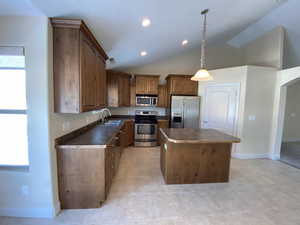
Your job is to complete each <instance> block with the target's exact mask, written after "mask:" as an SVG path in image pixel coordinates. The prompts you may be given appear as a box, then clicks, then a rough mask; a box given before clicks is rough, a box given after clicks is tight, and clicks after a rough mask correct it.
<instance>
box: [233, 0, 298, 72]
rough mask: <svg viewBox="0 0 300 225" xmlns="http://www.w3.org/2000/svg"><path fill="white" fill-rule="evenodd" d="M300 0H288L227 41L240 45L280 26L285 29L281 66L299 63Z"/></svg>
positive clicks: (287, 66) (288, 66)
mask: <svg viewBox="0 0 300 225" xmlns="http://www.w3.org/2000/svg"><path fill="white" fill-rule="evenodd" d="M299 9H300V1H299V0H288V1H286V2H285V3H284V4H282V5H281V6H279V7H278V8H276V9H274V10H272V11H271V12H270V13H269V14H268V15H266V16H265V17H263V18H262V19H260V20H259V21H257V22H256V23H254V24H252V25H251V26H249V27H248V28H247V29H245V30H244V31H243V32H241V33H240V34H239V35H237V36H236V37H235V38H234V39H233V40H231V41H230V42H229V43H230V44H233V46H241V45H243V44H245V43H247V42H249V41H251V40H254V39H256V38H257V37H259V36H260V35H262V34H264V33H266V32H268V31H270V30H272V29H274V28H275V27H278V26H282V27H284V29H285V50H284V60H283V68H291V67H295V66H299V65H300V45H299V39H300V30H299V28H298V27H299V20H300V14H299Z"/></svg>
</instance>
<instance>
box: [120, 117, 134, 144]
mask: <svg viewBox="0 0 300 225" xmlns="http://www.w3.org/2000/svg"><path fill="white" fill-rule="evenodd" d="M133 142H134V120H125V121H124V128H123V130H122V137H121V146H122V147H123V148H126V147H128V146H131V145H133Z"/></svg>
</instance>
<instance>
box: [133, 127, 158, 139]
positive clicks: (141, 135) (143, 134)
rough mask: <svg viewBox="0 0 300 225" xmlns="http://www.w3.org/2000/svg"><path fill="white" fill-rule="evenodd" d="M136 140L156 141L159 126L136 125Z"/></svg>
mask: <svg viewBox="0 0 300 225" xmlns="http://www.w3.org/2000/svg"><path fill="white" fill-rule="evenodd" d="M134 138H135V139H140V140H147V139H149V140H156V139H157V124H140V123H136V124H135V135H134Z"/></svg>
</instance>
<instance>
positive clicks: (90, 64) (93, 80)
mask: <svg viewBox="0 0 300 225" xmlns="http://www.w3.org/2000/svg"><path fill="white" fill-rule="evenodd" d="M96 63H97V61H96V55H95V51H94V49H93V48H92V47H91V46H90V44H89V42H88V41H87V40H85V39H84V38H83V40H82V41H81V107H82V111H89V110H93V109H95V108H97V101H96V99H97V91H96V89H97V75H96V74H97V71H96V70H97V67H96Z"/></svg>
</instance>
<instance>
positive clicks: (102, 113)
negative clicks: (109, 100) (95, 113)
mask: <svg viewBox="0 0 300 225" xmlns="http://www.w3.org/2000/svg"><path fill="white" fill-rule="evenodd" d="M110 116H111V112H110V110H109V109H108V108H104V109H102V110H101V111H100V119H102V120H103V121H105V120H106V119H107V117H110Z"/></svg>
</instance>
